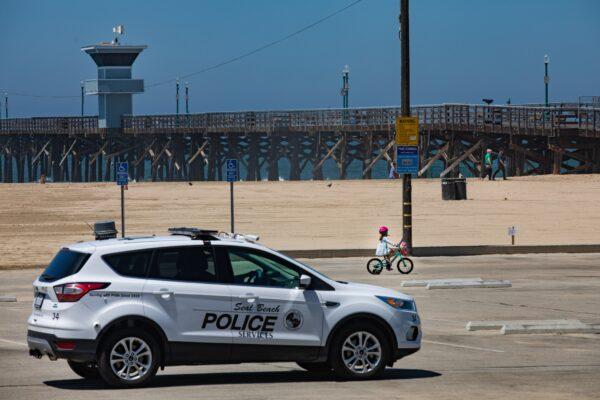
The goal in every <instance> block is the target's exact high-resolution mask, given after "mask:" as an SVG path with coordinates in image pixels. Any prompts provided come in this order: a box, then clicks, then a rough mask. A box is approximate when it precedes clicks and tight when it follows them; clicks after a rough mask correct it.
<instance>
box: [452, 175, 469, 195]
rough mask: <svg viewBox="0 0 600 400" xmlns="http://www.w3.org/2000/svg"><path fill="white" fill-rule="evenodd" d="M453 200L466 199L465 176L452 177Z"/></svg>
mask: <svg viewBox="0 0 600 400" xmlns="http://www.w3.org/2000/svg"><path fill="white" fill-rule="evenodd" d="M454 193H455V198H454V200H466V199H467V180H466V179H465V178H455V179H454Z"/></svg>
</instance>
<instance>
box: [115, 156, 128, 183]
mask: <svg viewBox="0 0 600 400" xmlns="http://www.w3.org/2000/svg"><path fill="white" fill-rule="evenodd" d="M128 183H129V163H128V162H118V163H117V185H119V186H126V185H127V184H128Z"/></svg>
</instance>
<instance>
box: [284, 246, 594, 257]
mask: <svg viewBox="0 0 600 400" xmlns="http://www.w3.org/2000/svg"><path fill="white" fill-rule="evenodd" d="M281 252H282V253H284V254H285V255H287V256H289V257H292V258H345V257H375V255H374V254H375V249H314V250H282V251H281ZM536 253H541V254H544V253H546V254H547V253H600V244H574V245H568V244H567V245H530V246H492V245H490V246H431V247H415V248H413V254H412V255H413V256H415V257H456V256H480V255H486V254H536Z"/></svg>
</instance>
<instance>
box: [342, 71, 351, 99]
mask: <svg viewBox="0 0 600 400" xmlns="http://www.w3.org/2000/svg"><path fill="white" fill-rule="evenodd" d="M349 75H350V68H349V67H348V65H346V66H345V67H344V69H343V70H342V90H341V94H342V107H343V108H348V93H349V92H350V85H349Z"/></svg>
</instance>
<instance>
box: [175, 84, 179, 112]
mask: <svg viewBox="0 0 600 400" xmlns="http://www.w3.org/2000/svg"><path fill="white" fill-rule="evenodd" d="M175 114H177V115H179V78H177V80H176V81H175Z"/></svg>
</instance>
